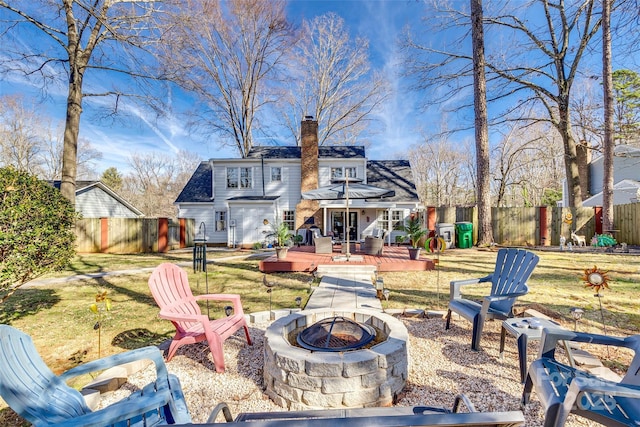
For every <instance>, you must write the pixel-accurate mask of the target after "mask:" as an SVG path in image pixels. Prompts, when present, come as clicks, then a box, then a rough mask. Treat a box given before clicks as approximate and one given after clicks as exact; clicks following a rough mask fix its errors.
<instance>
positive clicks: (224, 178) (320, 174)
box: [175, 121, 421, 247]
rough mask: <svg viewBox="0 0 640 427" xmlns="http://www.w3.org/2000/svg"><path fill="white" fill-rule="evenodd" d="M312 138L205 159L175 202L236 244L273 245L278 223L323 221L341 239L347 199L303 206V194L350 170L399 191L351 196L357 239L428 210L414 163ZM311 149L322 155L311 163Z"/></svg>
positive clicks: (298, 225)
mask: <svg viewBox="0 0 640 427" xmlns="http://www.w3.org/2000/svg"><path fill="white" fill-rule="evenodd" d="M304 123H305V122H303V124H304ZM306 123H307V124H309V123H310V122H308V121H307V122H306ZM313 123H314V124H315V125H316V128H315V129H317V122H315V121H313ZM303 132H304V126H303ZM303 136H304V135H303ZM306 136H307V137H309V136H311V137H314V138H311V139H309V138H306V139H305V138H304V137H303V146H302V147H297V146H293V147H254V148H253V149H252V150H251V151H250V152H249V153H248V155H247V158H244V159H237V158H236V159H210V160H207V161H203V162H202V163H200V165H199V166H198V168H197V169H196V171H195V172H194V174H193V175H192V176H191V178H190V180H189V182H188V183H187V184H186V186H185V187H184V189H183V190H182V192H181V193H180V195H179V196H178V198H177V199H176V202H175V203H176V205H177V206H178V217H179V218H194V219H195V221H196V229H199V228H200V227H199V224H202V226H201V228H202V229H206V235H205V236H196V238H205V239H206V241H207V243H210V244H218V245H225V246H229V247H231V246H243V247H251V246H254V245H256V244H268V243H269V242H268V239H267V235H268V234H269V233H270V231H271V224H273V223H274V222H276V221H285V222H287V223H288V224H289V228H290V229H291V230H292V231H294V230H300V229H307V228H309V227H311V226H317V227H320V228H321V230H322V231H323V234H330V233H333V234H334V235H335V237H337V238H341V237H344V236H343V233H344V230H343V229H342V228H343V227H342V223H343V222H344V215H345V211H346V209H345V201H344V200H336V201H319V202H318V201H314V202H315V204H312V203H311V204H310V203H303V202H311V201H302V197H301V193H302V188H306V189H309V185H310V184H309V182H312V184H311V185H312V186H314V187H315V188H318V187H322V186H326V185H330V184H331V180H332V178H333V177H335V176H347V175H348V176H351V177H355V178H359V179H361V180H362V181H364V182H365V183H369V184H371V185H376V186H378V187H382V188H387V189H390V190H394V191H395V192H396V196H394V197H391V198H388V199H384V200H352V201H351V203H350V216H351V225H352V233H354V234H355V235H356V237H357V238H360V237H361V236H362V235H364V234H371V232H372V231H373V228H376V227H379V228H385V229H391V228H387V227H392V226H393V224H394V220H396V221H398V220H403V219H404V218H406V217H407V216H408V215H409V214H410V212H412V211H415V210H417V209H418V208H421V205H420V202H419V200H418V196H417V193H416V191H415V185H414V183H413V176H412V173H411V168H410V165H409V162H408V161H369V160H367V158H366V156H365V149H364V147H361V146H355V147H342V146H341V147H324V146H321V147H318V146H317V133H316V134H315V135H309V134H307V135H306ZM305 141H311V142H305ZM314 144H315V145H314ZM309 153H317V154H316V155H317V158H316V159H315V161H312V162H310V163H309V162H308V159H309V158H310V156H312V154H309ZM309 164H311V165H312V166H311V168H309V167H308V166H306V167H305V166H304V165H309Z"/></svg>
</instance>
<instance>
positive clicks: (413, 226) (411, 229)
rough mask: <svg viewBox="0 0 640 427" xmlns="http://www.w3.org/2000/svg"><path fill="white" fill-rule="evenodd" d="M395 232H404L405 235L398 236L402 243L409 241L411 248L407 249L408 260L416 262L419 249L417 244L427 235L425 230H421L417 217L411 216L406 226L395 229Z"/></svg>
mask: <svg viewBox="0 0 640 427" xmlns="http://www.w3.org/2000/svg"><path fill="white" fill-rule="evenodd" d="M396 230H399V231H404V232H405V233H406V235H404V236H400V238H401V239H402V241H405V240H407V239H408V240H409V243H410V244H411V247H410V248H409V259H413V260H416V259H418V258H419V257H420V248H419V247H418V242H419V241H420V239H421V238H423V237H424V236H425V235H426V234H427V230H426V229H425V228H422V224H421V221H420V218H419V217H418V215H414V214H412V215H411V216H410V217H409V221H407V222H406V224H401V225H399V226H398V227H396Z"/></svg>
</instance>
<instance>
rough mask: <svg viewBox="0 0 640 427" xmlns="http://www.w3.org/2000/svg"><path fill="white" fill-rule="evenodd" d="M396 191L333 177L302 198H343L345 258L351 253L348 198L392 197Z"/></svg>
mask: <svg viewBox="0 0 640 427" xmlns="http://www.w3.org/2000/svg"><path fill="white" fill-rule="evenodd" d="M395 195H396V193H395V191H393V190H387V189H386V188H380V187H376V186H373V185H367V184H362V180H361V179H359V178H350V177H344V178H335V179H333V180H332V184H331V185H328V186H325V187H320V188H318V189H315V190H309V191H305V192H304V193H302V198H303V199H306V200H342V199H344V200H345V205H346V221H345V235H346V237H347V250H346V256H347V260H348V259H349V256H350V255H351V253H350V252H349V251H350V248H349V246H350V245H349V234H350V233H349V226H350V224H349V199H380V198H383V197H393V196H395Z"/></svg>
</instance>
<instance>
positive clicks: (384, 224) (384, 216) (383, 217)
mask: <svg viewBox="0 0 640 427" xmlns="http://www.w3.org/2000/svg"><path fill="white" fill-rule="evenodd" d="M403 214H404V212H403V211H401V210H398V211H391V224H389V211H388V210H380V211H378V226H377V228H381V229H383V230H392V231H393V230H395V229H396V227H398V226H399V225H400V224H402V222H403V218H402V215H403Z"/></svg>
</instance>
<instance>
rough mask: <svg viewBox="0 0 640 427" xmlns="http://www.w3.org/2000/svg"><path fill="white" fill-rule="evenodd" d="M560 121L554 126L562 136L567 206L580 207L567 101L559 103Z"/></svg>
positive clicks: (574, 150) (574, 148)
mask: <svg viewBox="0 0 640 427" xmlns="http://www.w3.org/2000/svg"><path fill="white" fill-rule="evenodd" d="M559 107H560V111H559V116H560V123H558V125H557V126H556V127H557V129H558V132H560V135H561V137H562V143H563V146H564V165H565V173H566V179H567V190H568V194H567V196H568V203H569V206H568V207H574V208H579V207H582V187H581V186H580V172H579V170H578V153H577V150H576V142H575V140H574V139H573V136H572V135H571V121H570V120H571V119H570V117H569V103H568V101H567V102H566V104H565V102H564V101H563V102H561V103H559Z"/></svg>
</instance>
